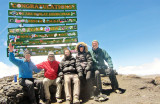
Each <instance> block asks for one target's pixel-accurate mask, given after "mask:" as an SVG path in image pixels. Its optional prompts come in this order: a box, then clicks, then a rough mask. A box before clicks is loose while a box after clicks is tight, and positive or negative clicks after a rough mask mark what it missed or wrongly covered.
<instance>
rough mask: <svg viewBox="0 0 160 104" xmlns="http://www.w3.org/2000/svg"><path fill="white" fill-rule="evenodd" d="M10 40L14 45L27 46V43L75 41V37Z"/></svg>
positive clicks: (43, 43)
mask: <svg viewBox="0 0 160 104" xmlns="http://www.w3.org/2000/svg"><path fill="white" fill-rule="evenodd" d="M9 42H12V44H14V45H15V46H28V45H49V44H66V43H77V42H78V39H77V38H62V39H48V40H29V39H28V40H16V41H8V44H9Z"/></svg>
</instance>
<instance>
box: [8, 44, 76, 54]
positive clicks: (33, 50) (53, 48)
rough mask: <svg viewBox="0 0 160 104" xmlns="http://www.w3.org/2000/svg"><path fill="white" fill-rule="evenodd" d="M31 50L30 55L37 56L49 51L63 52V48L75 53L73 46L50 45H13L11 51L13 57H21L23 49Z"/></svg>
mask: <svg viewBox="0 0 160 104" xmlns="http://www.w3.org/2000/svg"><path fill="white" fill-rule="evenodd" d="M26 49H27V50H29V51H31V55H32V56H39V55H48V52H49V51H53V52H54V54H55V55H60V54H63V50H64V49H69V50H71V52H72V53H75V52H76V51H75V46H74V45H69V46H50V47H19V48H18V47H15V49H14V50H13V53H14V55H15V57H23V54H24V51H25V50H26ZM7 53H8V54H7V57H8V56H9V48H7Z"/></svg>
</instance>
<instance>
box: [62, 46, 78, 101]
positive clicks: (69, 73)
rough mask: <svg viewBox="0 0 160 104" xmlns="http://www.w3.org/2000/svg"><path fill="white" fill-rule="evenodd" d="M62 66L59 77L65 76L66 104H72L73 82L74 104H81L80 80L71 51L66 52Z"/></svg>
mask: <svg viewBox="0 0 160 104" xmlns="http://www.w3.org/2000/svg"><path fill="white" fill-rule="evenodd" d="M59 66H60V73H59V76H60V77H62V76H64V89H65V95H66V102H67V103H68V104H70V103H71V102H72V96H71V92H72V91H71V90H72V89H71V82H73V85H74V90H73V103H76V104H77V103H79V95H80V80H79V78H78V75H77V70H76V59H75V58H74V57H73V56H72V54H71V52H70V50H68V49H66V50H64V58H63V59H62V61H61V63H60V64H59Z"/></svg>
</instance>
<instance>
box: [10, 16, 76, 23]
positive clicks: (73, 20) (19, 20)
mask: <svg viewBox="0 0 160 104" xmlns="http://www.w3.org/2000/svg"><path fill="white" fill-rule="evenodd" d="M8 22H9V23H25V24H64V23H76V22H77V18H59V19H48V18H46V19H32V18H11V17H9V18H8Z"/></svg>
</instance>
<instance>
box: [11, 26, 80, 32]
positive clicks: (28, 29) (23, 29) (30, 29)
mask: <svg viewBox="0 0 160 104" xmlns="http://www.w3.org/2000/svg"><path fill="white" fill-rule="evenodd" d="M66 30H77V25H66V26H65V25H61V26H39V27H20V28H8V32H9V34H15V33H31V32H52V31H66Z"/></svg>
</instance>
